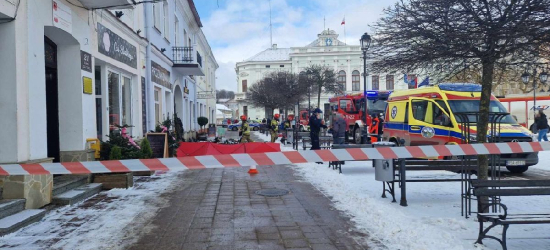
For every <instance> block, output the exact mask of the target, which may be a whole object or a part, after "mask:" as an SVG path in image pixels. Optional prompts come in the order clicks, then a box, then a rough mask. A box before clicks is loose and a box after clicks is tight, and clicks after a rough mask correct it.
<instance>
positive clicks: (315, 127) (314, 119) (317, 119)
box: [309, 108, 327, 150]
mask: <svg viewBox="0 0 550 250" xmlns="http://www.w3.org/2000/svg"><path fill="white" fill-rule="evenodd" d="M322 113H323V111H321V109H319V108H316V109H315V111H313V115H312V116H311V117H309V129H310V132H309V136H310V137H311V150H317V149H321V147H320V145H319V134H320V133H321V128H327V126H326V125H325V121H324V120H323V118H321V114H322Z"/></svg>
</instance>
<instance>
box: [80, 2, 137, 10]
mask: <svg viewBox="0 0 550 250" xmlns="http://www.w3.org/2000/svg"><path fill="white" fill-rule="evenodd" d="M79 1H80V3H81V4H82V6H84V7H85V8H87V9H132V8H134V3H133V1H130V0H79Z"/></svg>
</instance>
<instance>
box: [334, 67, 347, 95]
mask: <svg viewBox="0 0 550 250" xmlns="http://www.w3.org/2000/svg"><path fill="white" fill-rule="evenodd" d="M336 82H337V83H338V85H339V87H340V90H341V91H346V71H343V70H340V72H338V79H337V80H336Z"/></svg>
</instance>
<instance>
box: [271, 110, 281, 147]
mask: <svg viewBox="0 0 550 250" xmlns="http://www.w3.org/2000/svg"><path fill="white" fill-rule="evenodd" d="M269 131H270V132H271V142H275V141H276V140H277V138H278V137H279V114H275V115H274V116H273V119H272V120H271V124H269Z"/></svg>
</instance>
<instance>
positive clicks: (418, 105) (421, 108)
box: [411, 100, 428, 121]
mask: <svg viewBox="0 0 550 250" xmlns="http://www.w3.org/2000/svg"><path fill="white" fill-rule="evenodd" d="M411 108H412V114H413V117H414V119H416V120H418V121H426V111H427V109H428V101H427V100H413V101H412V102H411Z"/></svg>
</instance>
